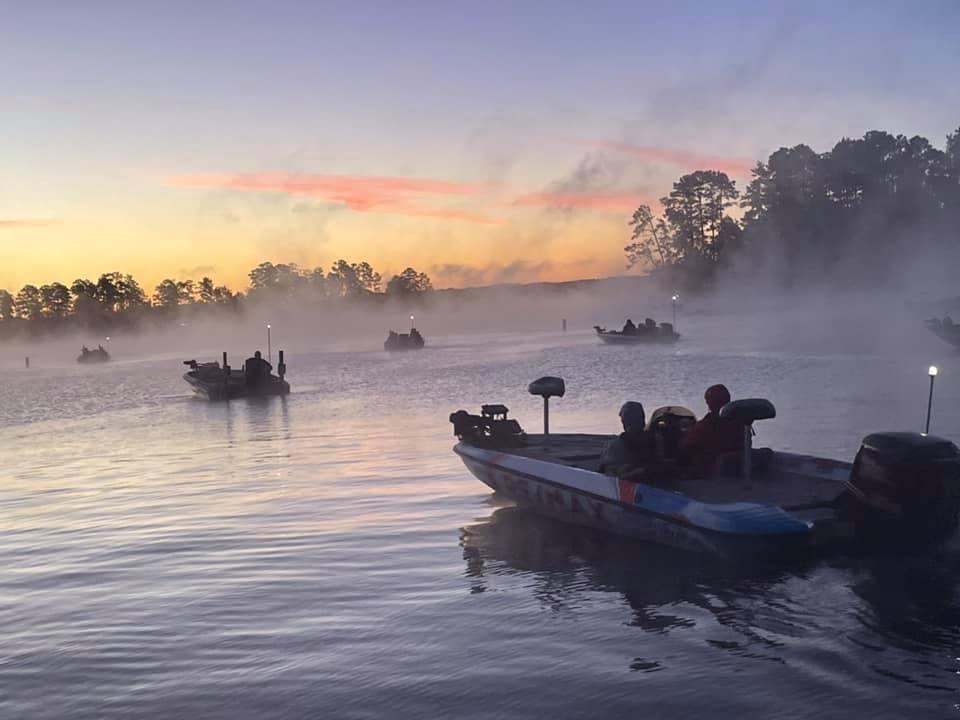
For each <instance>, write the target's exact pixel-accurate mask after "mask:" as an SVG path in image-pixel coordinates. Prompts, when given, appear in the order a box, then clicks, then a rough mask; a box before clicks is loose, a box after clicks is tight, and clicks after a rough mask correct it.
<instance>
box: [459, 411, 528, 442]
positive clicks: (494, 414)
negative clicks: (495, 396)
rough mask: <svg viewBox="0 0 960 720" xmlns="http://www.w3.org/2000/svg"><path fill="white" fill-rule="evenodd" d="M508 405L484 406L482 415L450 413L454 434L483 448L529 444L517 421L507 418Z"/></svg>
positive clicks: (461, 412)
mask: <svg viewBox="0 0 960 720" xmlns="http://www.w3.org/2000/svg"><path fill="white" fill-rule="evenodd" d="M509 412H510V411H509V410H508V409H507V406H506V405H483V406H482V407H481V408H480V415H471V414H470V413H468V412H467V411H466V410H457V412H455V413H450V422H451V423H453V434H454V435H456V436H457V438H459V439H460V440H462V441H464V442H465V443H468V444H470V445H475V446H476V447H482V448H509V447H521V446H523V445H526V444H527V435H526V433H524V432H523V428H521V427H520V423H518V422H517V421H516V420H513V419H510V418H507V413H509Z"/></svg>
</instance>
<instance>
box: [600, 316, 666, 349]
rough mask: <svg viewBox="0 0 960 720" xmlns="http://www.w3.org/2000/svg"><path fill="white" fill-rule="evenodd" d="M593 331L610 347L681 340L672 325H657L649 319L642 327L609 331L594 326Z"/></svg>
mask: <svg viewBox="0 0 960 720" xmlns="http://www.w3.org/2000/svg"><path fill="white" fill-rule="evenodd" d="M593 329H594V330H595V331H596V333H597V337H599V338H600V339H601V340H603V342H605V343H607V344H608V345H649V344H656V343H674V342H676V341H677V340H679V339H680V335H679V333H677V332H676V331H675V330H674V329H673V324H672V323H666V322H665V323H660V324H659V325H657V323H656V322H655V321H654V320H652V319H650V318H647V319H646V321H645V322H644V323H643V324H642V325H637V326H634V325H633V323H630V324H629V326H625V327H624V329H623V330H607V329H606V328H603V327H600V326H599V325H594V326H593Z"/></svg>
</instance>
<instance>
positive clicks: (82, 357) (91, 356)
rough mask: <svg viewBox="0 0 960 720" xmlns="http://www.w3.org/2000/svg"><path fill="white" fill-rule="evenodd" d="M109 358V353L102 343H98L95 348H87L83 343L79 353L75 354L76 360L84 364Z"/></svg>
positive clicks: (103, 361) (105, 360)
mask: <svg viewBox="0 0 960 720" xmlns="http://www.w3.org/2000/svg"><path fill="white" fill-rule="evenodd" d="M108 360H110V353H108V352H107V351H106V350H104V349H103V346H102V345H98V346H97V349H96V350H88V349H87V346H86V345H84V346H83V348H82V349H81V350H80V354H79V355H78V356H77V362H78V363H83V364H84V365H87V364H90V363H105V362H107V361H108Z"/></svg>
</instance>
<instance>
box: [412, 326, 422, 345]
mask: <svg viewBox="0 0 960 720" xmlns="http://www.w3.org/2000/svg"><path fill="white" fill-rule="evenodd" d="M410 339H411V340H412V341H413V342H415V343H417V344H420V343H422V342H423V335H421V334H420V331H419V330H417V329H416V328H410Z"/></svg>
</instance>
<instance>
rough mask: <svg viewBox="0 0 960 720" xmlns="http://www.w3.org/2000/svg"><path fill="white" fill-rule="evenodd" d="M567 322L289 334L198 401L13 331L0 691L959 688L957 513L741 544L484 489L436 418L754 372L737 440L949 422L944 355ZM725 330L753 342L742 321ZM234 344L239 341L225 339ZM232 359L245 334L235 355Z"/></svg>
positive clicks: (467, 712) (805, 691)
mask: <svg viewBox="0 0 960 720" xmlns="http://www.w3.org/2000/svg"><path fill="white" fill-rule="evenodd" d="M701 330H702V331H701V332H699V333H696V332H691V333H690V334H691V337H699V338H700V339H699V340H690V341H686V342H682V343H680V344H678V345H677V346H676V347H673V348H617V347H606V346H603V345H601V344H599V343H598V342H597V341H596V339H595V338H593V337H591V335H590V334H589V333H587V332H582V331H581V332H571V333H568V334H560V333H553V334H548V333H544V334H539V335H534V336H528V335H521V334H516V335H482V336H474V337H447V338H430V337H429V333H428V342H429V343H430V345H429V347H428V348H427V349H426V350H424V351H423V352H420V353H411V354H405V355H395V356H391V355H387V354H386V353H384V352H382V351H378V350H376V349H374V347H375V345H376V342H374V343H372V344H371V349H370V350H369V351H357V352H320V351H318V350H316V349H314V350H309V349H306V348H300V349H297V348H296V347H293V345H294V344H292V343H291V344H289V345H291V347H288V350H289V356H288V359H287V362H288V365H289V375H288V378H289V380H290V381H291V384H292V386H293V393H292V394H291V395H290V396H289V397H287V398H283V399H273V400H270V401H266V402H263V401H253V400H251V401H234V402H231V403H229V404H209V403H206V402H203V401H200V400H197V399H194V398H192V397H191V396H190V395H189V392H188V388H187V386H186V384H185V383H184V382H183V381H182V380H181V378H180V374H181V372H182V370H183V368H182V366H180V365H179V363H178V358H171V357H166V358H159V357H156V356H154V357H152V358H145V357H137V356H133V355H129V354H127V355H125V353H124V349H123V342H122V340H118V339H115V340H114V341H113V342H114V347H113V348H112V350H113V351H114V355H115V358H116V359H115V361H114V362H113V363H111V364H110V365H109V366H103V367H80V366H76V365H73V364H71V363H70V362H69V358H68V359H67V362H65V363H64V362H60V361H55V360H53V359H50V358H44V357H41V356H35V357H34V362H33V365H34V367H33V369H31V370H29V371H26V370H21V369H7V370H6V371H5V373H4V377H3V379H2V381H0V480H2V482H0V511H2V523H3V531H2V533H0V622H2V627H3V634H2V643H0V717H2V718H32V719H42V718H175V717H182V718H230V719H232V720H239V719H245V718H393V717H405V718H426V717H444V718H446V717H458V718H461V719H474V718H508V717H511V718H512V717H553V718H578V717H583V718H587V717H611V718H620V717H624V718H626V717H677V718H680V717H683V718H688V717H708V716H709V717H718V716H719V717H776V718H801V717H816V718H829V717H871V718H888V717H889V718H900V717H925V718H926V717H960V709H958V708H960V675H958V673H960V593H958V580H960V543H958V542H956V541H954V542H952V543H951V544H949V545H947V546H946V547H945V548H943V549H940V550H938V551H936V552H930V553H927V554H925V555H922V556H917V555H913V556H911V555H892V554H889V553H886V554H882V555H881V554H876V555H857V556H850V555H831V556H828V557H825V558H818V559H811V560H809V561H806V562H803V563H799V564H793V565H791V566H789V567H785V566H774V567H757V566H753V567H742V566H740V565H737V564H734V563H731V564H726V563H718V562H715V561H711V562H706V561H704V560H702V559H699V558H695V557H691V556H687V555H684V554H678V553H675V552H669V551H666V550H661V549H658V548H656V547H652V546H645V545H637V544H626V543H622V542H618V541H615V540H613V539H611V538H605V537H603V536H598V535H595V534H592V533H587V532H583V531H579V530H576V529H574V528H569V527H565V526H562V525H558V524H555V523H551V522H546V521H543V520H539V519H537V518H536V517H534V516H532V515H530V514H528V513H525V512H522V511H518V510H516V509H515V508H510V507H506V506H501V505H500V504H499V503H498V502H497V501H496V500H495V499H494V498H493V497H492V496H491V494H490V493H489V492H488V490H487V488H486V487H485V486H484V485H482V484H481V483H480V482H478V481H477V480H475V479H474V478H473V477H472V476H470V475H469V473H468V472H467V471H466V470H465V468H464V467H463V466H462V464H461V463H460V461H459V459H458V458H457V457H456V456H455V455H454V454H453V453H452V452H451V451H450V449H451V447H452V445H453V443H454V439H453V437H452V435H451V426H450V425H449V423H448V421H447V416H448V414H449V413H450V412H452V411H453V410H457V409H459V408H461V407H462V408H466V409H469V410H471V411H476V408H477V407H478V406H479V404H480V403H482V402H504V403H505V404H507V405H508V406H509V407H510V408H511V411H512V415H514V416H516V417H517V418H518V419H519V420H520V421H521V423H522V424H524V426H525V427H527V428H528V429H530V430H536V429H537V428H538V427H539V425H540V413H541V406H540V400H539V399H538V398H534V397H530V396H528V395H527V394H526V384H527V383H528V382H529V381H530V380H532V379H534V378H535V377H537V376H540V375H543V374H554V375H560V376H562V377H564V378H565V379H566V380H567V384H568V394H567V397H565V398H563V399H560V400H555V401H553V406H552V407H553V415H552V429H554V431H557V432H563V431H585V432H615V431H616V429H617V417H616V412H617V408H618V407H619V405H620V404H621V403H622V402H623V401H624V400H626V399H637V400H641V401H642V402H644V404H645V405H646V406H647V408H648V410H649V409H651V408H653V407H654V406H656V405H659V404H676V403H683V404H687V405H689V406H690V407H692V408H693V409H694V410H696V411H697V412H698V414H699V413H701V412H702V411H703V403H702V393H703V389H704V388H705V387H706V386H708V385H710V384H712V383H714V382H725V383H727V384H728V385H729V386H730V388H731V390H732V391H733V393H734V395H735V396H741V397H743V396H753V395H760V396H766V397H769V398H771V399H772V400H773V401H774V403H775V404H776V406H777V408H778V413H779V416H778V418H777V419H776V420H772V421H767V422H764V423H761V424H759V426H758V433H759V437H758V440H759V442H760V444H769V445H772V446H774V447H779V448H783V449H792V450H795V451H803V452H815V453H817V454H820V455H824V456H828V457H836V458H842V459H850V458H852V457H853V454H854V453H855V452H856V449H857V446H858V444H859V441H860V438H861V437H862V436H863V435H864V434H866V433H868V432H871V431H875V430H887V429H920V428H921V427H922V423H923V420H924V415H925V411H926V393H927V376H926V367H927V365H928V364H929V362H931V361H933V360H938V361H940V363H941V365H942V367H943V370H942V373H941V377H940V378H939V379H938V387H937V395H936V400H935V405H934V414H933V429H934V431H936V432H938V433H940V434H943V435H946V436H948V437H951V438H954V439H957V438H958V437H960V359H958V358H957V357H955V356H951V355H950V354H949V353H948V352H945V350H944V348H943V347H941V346H940V345H939V344H938V342H937V341H936V339H935V338H932V337H931V338H927V337H925V336H918V337H917V339H916V342H909V343H896V344H894V343H890V344H889V346H887V347H883V348H881V351H877V349H876V348H871V349H870V351H862V350H861V351H860V352H849V353H842V352H834V351H831V349H830V347H829V343H820V344H818V343H813V345H812V346H811V345H808V346H806V347H799V348H798V347H794V346H791V345H790V343H788V342H785V341H783V339H782V338H778V337H773V338H768V339H767V341H760V340H758V339H757V338H756V337H754V339H753V340H752V341H751V342H749V343H747V342H743V341H742V338H740V337H738V336H737V335H736V333H735V332H727V333H724V334H723V335H722V336H721V335H719V334H718V333H716V332H711V331H710V329H709V326H708V325H707V324H706V321H704V325H703V327H702V328H701ZM745 347H748V348H749V350H745ZM237 351H238V352H239V348H237ZM238 357H239V356H238Z"/></svg>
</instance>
